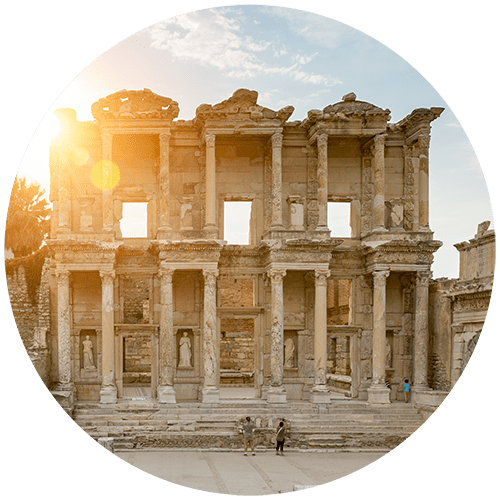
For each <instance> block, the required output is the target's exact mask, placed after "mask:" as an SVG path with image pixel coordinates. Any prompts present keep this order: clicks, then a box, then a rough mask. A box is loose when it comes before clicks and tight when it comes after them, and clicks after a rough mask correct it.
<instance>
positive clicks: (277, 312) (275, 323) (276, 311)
mask: <svg viewBox="0 0 500 500" xmlns="http://www.w3.org/2000/svg"><path fill="white" fill-rule="evenodd" d="M285 274H286V271H285V270H283V269H272V270H270V271H268V272H267V275H268V276H269V278H270V280H271V380H270V387H269V390H268V393H267V400H268V402H270V403H283V402H286V391H285V387H284V386H283V342H284V339H283V278H284V277H285Z"/></svg>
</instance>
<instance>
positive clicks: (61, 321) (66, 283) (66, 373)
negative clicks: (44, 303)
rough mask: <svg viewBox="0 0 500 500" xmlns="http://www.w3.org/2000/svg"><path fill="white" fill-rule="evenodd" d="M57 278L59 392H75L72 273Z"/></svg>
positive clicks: (57, 273)
mask: <svg viewBox="0 0 500 500" xmlns="http://www.w3.org/2000/svg"><path fill="white" fill-rule="evenodd" d="M56 277H57V355H58V368H59V370H58V371H59V381H58V382H59V384H58V389H59V390H70V391H72V390H73V381H72V376H71V322H70V303H69V297H70V272H69V271H67V270H66V269H63V270H59V271H56Z"/></svg>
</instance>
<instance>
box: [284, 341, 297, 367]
mask: <svg viewBox="0 0 500 500" xmlns="http://www.w3.org/2000/svg"><path fill="white" fill-rule="evenodd" d="M285 368H295V344H294V343H293V340H292V339H286V340H285Z"/></svg>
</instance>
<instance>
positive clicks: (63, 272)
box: [54, 269, 71, 286]
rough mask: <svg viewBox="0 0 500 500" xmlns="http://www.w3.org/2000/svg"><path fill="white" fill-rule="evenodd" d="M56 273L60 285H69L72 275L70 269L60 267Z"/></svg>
mask: <svg viewBox="0 0 500 500" xmlns="http://www.w3.org/2000/svg"><path fill="white" fill-rule="evenodd" d="M54 274H55V275H56V278H57V284H58V285H66V286H69V282H70V276H71V272H70V271H68V270H67V269H58V270H56V272H55V273H54Z"/></svg>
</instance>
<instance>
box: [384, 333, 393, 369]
mask: <svg viewBox="0 0 500 500" xmlns="http://www.w3.org/2000/svg"><path fill="white" fill-rule="evenodd" d="M385 367H386V368H391V367H392V347H391V341H390V340H389V338H388V337H386V338H385Z"/></svg>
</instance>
